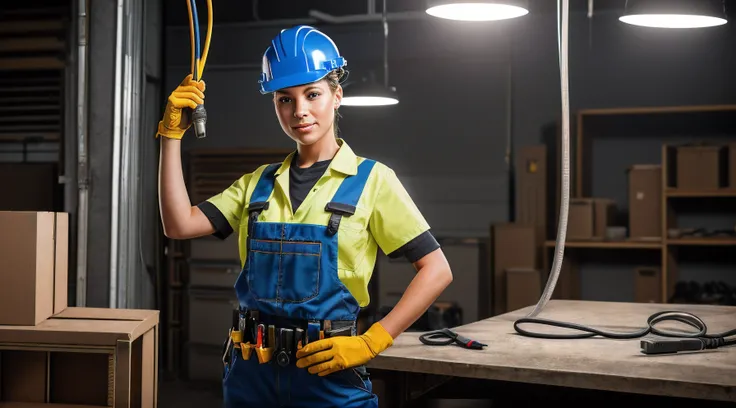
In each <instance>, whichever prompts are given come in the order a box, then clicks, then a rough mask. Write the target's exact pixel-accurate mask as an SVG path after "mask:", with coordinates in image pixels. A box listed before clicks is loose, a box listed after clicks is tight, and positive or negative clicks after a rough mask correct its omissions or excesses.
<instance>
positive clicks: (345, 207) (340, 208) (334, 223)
mask: <svg viewBox="0 0 736 408" xmlns="http://www.w3.org/2000/svg"><path fill="white" fill-rule="evenodd" d="M325 211H329V212H331V213H332V215H330V221H329V222H328V223H327V235H330V236H332V235H335V234H337V230H338V229H339V228H340V220H342V217H343V216H347V217H350V216H351V215H353V214H355V206H354V205H350V204H344V203H338V202H335V201H330V202H329V203H327V205H326V206H325Z"/></svg>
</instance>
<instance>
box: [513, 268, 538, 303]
mask: <svg viewBox="0 0 736 408" xmlns="http://www.w3.org/2000/svg"><path fill="white" fill-rule="evenodd" d="M542 285H543V283H542V274H541V272H540V271H539V270H538V269H527V268H509V269H507V270H506V310H507V311H509V312H512V311H514V310H519V309H521V308H524V307H527V306H530V305H534V304H536V303H537V302H538V301H539V298H540V297H541V296H542Z"/></svg>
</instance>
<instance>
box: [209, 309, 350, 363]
mask: <svg viewBox="0 0 736 408" xmlns="http://www.w3.org/2000/svg"><path fill="white" fill-rule="evenodd" d="M356 332H357V325H356V321H355V320H306V319H293V318H288V317H283V316H273V315H266V314H264V313H260V312H258V311H244V310H234V311H233V324H232V328H231V329H230V336H229V338H228V340H227V342H226V343H225V347H224V352H223V356H222V361H223V364H224V365H225V366H227V365H228V363H229V359H228V356H229V355H230V354H231V353H232V352H237V351H238V350H239V353H237V354H239V355H240V356H241V357H242V358H243V359H245V360H248V359H250V358H251V357H252V354H254V353H255V354H256V356H257V358H258V362H259V363H260V364H265V363H268V362H271V361H275V362H276V363H277V364H279V365H280V366H282V367H285V366H287V365H288V364H289V363H292V362H295V361H296V352H297V350H299V349H301V348H302V347H304V346H306V345H307V344H309V343H311V342H313V341H317V340H321V339H325V338H330V337H336V336H355V335H356V334H357V333H356Z"/></svg>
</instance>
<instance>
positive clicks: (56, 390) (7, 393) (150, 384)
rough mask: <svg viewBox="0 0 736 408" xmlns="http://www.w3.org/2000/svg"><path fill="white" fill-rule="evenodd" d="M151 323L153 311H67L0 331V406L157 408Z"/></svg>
mask: <svg viewBox="0 0 736 408" xmlns="http://www.w3.org/2000/svg"><path fill="white" fill-rule="evenodd" d="M158 324H159V312H158V311H156V310H133V309H97V308H76V307H70V308H67V309H66V310H64V311H63V312H61V313H59V314H57V315H55V316H53V317H51V318H50V319H48V320H45V321H44V322H42V323H41V324H39V325H36V326H21V327H19V326H0V407H4V406H6V405H7V406H15V404H17V405H18V406H29V407H30V406H38V407H44V406H49V407H63V406H69V407H72V406H74V407H77V406H88V407H89V408H96V407H113V408H132V407H140V408H154V407H156V406H157V394H158V375H157V372H158V339H159V335H158ZM22 404H28V405H22ZM36 404H37V405H36ZM62 404H64V405H62Z"/></svg>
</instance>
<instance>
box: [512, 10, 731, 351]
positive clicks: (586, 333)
mask: <svg viewBox="0 0 736 408" xmlns="http://www.w3.org/2000/svg"><path fill="white" fill-rule="evenodd" d="M560 1H562V10H560ZM555 14H556V15H557V49H558V52H559V60H558V62H559V67H560V90H561V96H562V135H561V144H562V146H561V147H562V166H561V167H562V183H561V184H562V186H561V189H562V191H561V193H562V194H561V202H560V213H559V223H558V229H557V239H556V241H555V255H554V261H553V265H552V270H551V271H550V274H549V278H548V280H547V285H546V286H545V288H544V291H543V292H542V296H541V297H540V298H539V301H538V302H537V304H536V306H535V307H534V309H533V310H532V311H531V312H530V313H529V314H528V315H527V316H526V317H523V318H520V319H518V320H516V321H515V322H514V329H515V330H516V332H517V333H519V334H520V335H522V336H527V337H534V338H541V339H585V338H591V337H595V336H601V337H605V338H611V339H635V338H640V337H644V336H646V335H648V334H653V335H658V336H662V337H670V338H677V339H678V340H642V341H641V344H640V346H641V351H642V353H644V354H664V353H677V352H679V351H694V350H704V349H714V348H718V347H723V346H730V345H736V338H735V339H732V340H726V338H728V337H731V336H736V329H733V330H729V331H727V332H723V333H718V334H708V333H707V332H708V327H707V326H706V324H705V322H703V320H702V319H700V318H699V317H697V316H695V315H693V314H691V313H687V312H681V311H662V312H658V313H655V314H653V315H651V316H649V319H647V327H646V328H644V329H641V330H638V331H634V332H629V333H623V332H608V331H603V330H598V329H595V328H592V327H588V326H583V325H580V324H575V323H567V322H559V321H555V320H548V319H540V318H536V316H537V315H538V314H539V313H540V312H541V311H542V310H543V309H544V307H545V306H546V305H547V302H548V301H549V300H550V298H551V297H552V292H554V290H555V286H556V285H557V279H558V277H559V275H560V270H561V269H562V259H563V256H564V253H565V236H566V233H567V221H568V210H569V202H570V95H569V75H568V29H569V25H570V22H569V0H557V10H556V12H555ZM668 320H670V321H677V322H680V323H684V324H686V325H688V326H690V327H693V328H695V329H696V330H697V332H690V333H688V332H681V331H677V332H675V331H665V330H660V329H657V328H656V327H655V325H656V324H657V323H660V322H663V321H668ZM522 324H540V325H547V326H555V327H561V328H565V329H572V330H577V331H579V332H581V333H571V334H552V333H538V332H531V331H529V330H525V329H522V328H521V327H520V325H522Z"/></svg>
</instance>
